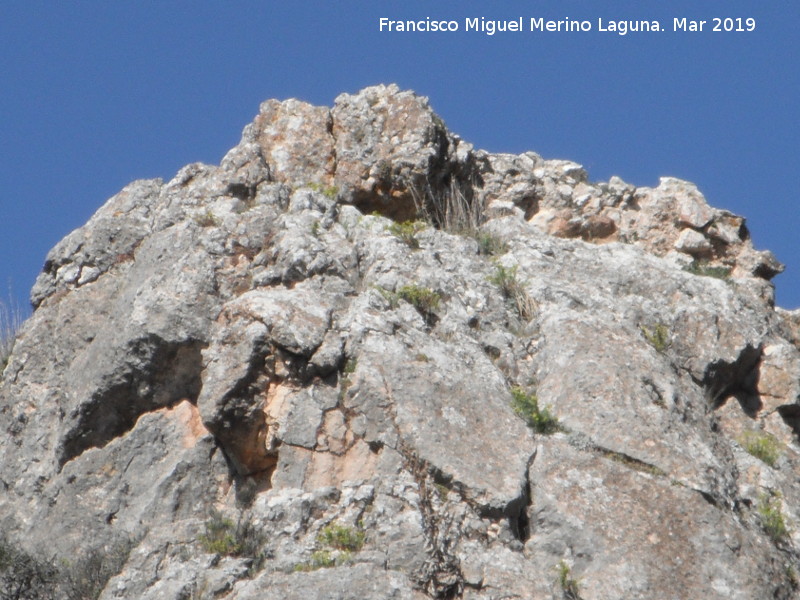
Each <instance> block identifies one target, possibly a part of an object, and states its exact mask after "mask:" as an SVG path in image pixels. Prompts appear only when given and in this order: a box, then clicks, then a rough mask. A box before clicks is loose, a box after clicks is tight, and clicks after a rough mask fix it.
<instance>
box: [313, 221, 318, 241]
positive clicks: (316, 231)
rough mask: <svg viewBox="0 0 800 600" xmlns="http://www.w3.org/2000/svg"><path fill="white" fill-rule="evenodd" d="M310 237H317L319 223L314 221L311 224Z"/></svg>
mask: <svg viewBox="0 0 800 600" xmlns="http://www.w3.org/2000/svg"><path fill="white" fill-rule="evenodd" d="M311 235H313V236H314V237H315V238H318V237H319V221H314V222H313V223H312V224H311Z"/></svg>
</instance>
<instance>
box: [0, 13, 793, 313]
mask: <svg viewBox="0 0 800 600" xmlns="http://www.w3.org/2000/svg"><path fill="white" fill-rule="evenodd" d="M481 16H483V17H486V18H488V19H512V18H516V17H519V16H522V17H524V18H525V20H526V22H527V20H528V19H529V18H530V17H539V16H542V17H544V18H546V19H563V18H565V17H569V18H571V19H573V20H581V19H586V20H589V21H591V22H592V23H593V26H594V28H595V30H596V29H597V19H598V18H603V19H606V20H609V19H625V20H639V19H659V20H660V21H661V22H662V24H663V25H664V26H665V27H666V28H667V31H664V32H660V33H630V34H628V35H626V36H619V35H617V34H614V33H600V32H597V31H593V32H590V33H578V34H576V33H564V32H562V33H527V32H526V33H506V34H496V35H494V36H487V35H485V34H480V33H474V32H473V33H466V32H464V31H463V27H464V19H465V17H481ZM715 16H717V17H752V18H755V19H756V30H755V31H754V32H751V33H735V32H734V33H724V32H723V33H714V32H711V31H705V32H703V33H675V32H672V31H671V29H672V19H673V17H687V18H690V19H692V18H693V19H705V20H708V21H709V24H708V25H706V29H707V30H708V29H710V26H711V24H712V21H711V19H712V18H713V17H715ZM380 17H389V18H394V19H409V18H413V19H424V18H425V17H431V18H437V19H453V20H457V21H459V22H460V24H461V29H462V31H460V32H457V33H450V34H436V33H428V34H423V33H416V34H414V33H405V34H402V33H394V34H390V33H385V32H384V33H380V32H379V31H378V19H379V18H380ZM798 27H800V2H788V1H785V2H783V1H782V2H763V0H762V1H747V2H745V1H741V0H725V1H704V2H696V1H693V2H689V1H684V0H676V1H672V2H655V1H653V0H638V1H635V2H634V1H616V2H614V1H609V0H603V1H594V2H589V1H581V0H572V1H569V2H558V3H556V2H531V1H530V0H527V1H524V2H522V1H516V0H506V1H503V2H490V1H488V0H485V1H475V0H460V1H458V2H453V1H449V0H439V1H436V2H431V1H430V0H404V1H403V2H376V1H374V0H370V1H347V0H340V1H333V0H324V1H316V2H311V1H309V2H303V1H295V2H288V1H283V2H277V1H268V0H261V1H257V2H256V1H252V2H244V1H242V2H237V1H233V0H228V1H223V0H218V1H215V2H211V1H192V2H189V1H166V0H165V1H155V0H152V1H147V0H140V1H135V2H134V1H130V2H121V1H120V2H109V1H107V0H102V1H101V0H96V1H80V0H76V1H72V2H57V1H55V0H53V1H50V2H41V1H36V0H28V1H22V0H5V1H4V2H2V4H0V215H1V216H2V226H1V227H2V229H0V286H2V287H0V297H7V296H6V294H5V288H7V287H8V285H9V284H10V285H11V286H12V288H13V293H14V295H15V296H16V297H17V298H18V299H20V300H19V301H20V302H25V301H26V300H24V299H26V298H27V293H28V290H29V289H30V287H31V285H32V284H33V281H34V279H35V277H36V274H37V273H38V271H39V270H40V269H41V266H42V264H43V261H44V257H45V255H46V253H47V251H48V249H49V248H51V247H52V246H53V245H54V244H55V243H56V242H57V241H58V240H59V239H61V238H62V237H63V236H64V235H66V234H67V233H68V232H69V231H71V230H72V229H74V228H76V227H79V226H80V225H82V224H83V223H85V222H86V220H87V219H88V218H89V217H90V216H91V214H92V213H93V212H94V211H95V210H96V209H97V208H98V207H100V206H101V205H102V203H103V202H104V201H105V200H106V199H107V198H108V197H110V196H111V195H113V194H114V193H116V192H117V191H118V190H119V189H120V188H122V187H123V186H124V185H125V184H126V183H128V182H130V181H132V180H134V179H139V178H149V177H163V178H165V179H169V178H171V177H172V176H173V175H174V173H175V172H176V171H177V170H178V169H179V168H180V167H181V166H183V165H185V164H187V163H190V162H194V161H203V162H209V163H218V162H219V160H220V159H221V158H222V156H223V155H224V154H225V152H226V151H227V150H228V149H229V148H230V147H232V146H234V145H235V144H236V143H237V142H238V140H239V136H240V132H241V129H242V127H243V126H244V125H245V124H247V123H248V122H249V121H251V120H252V118H253V117H254V116H255V114H256V113H257V111H258V105H259V103H260V102H261V101H262V100H265V99H267V98H288V97H298V98H301V99H304V100H307V101H310V102H312V103H315V104H324V105H330V104H331V103H332V101H333V99H334V98H335V96H336V95H337V94H339V93H341V92H353V91H356V90H358V89H360V88H362V87H364V86H367V85H372V84H376V83H389V82H397V83H398V84H399V85H400V86H401V87H403V88H410V89H414V90H415V91H417V92H418V93H420V94H424V95H427V96H429V97H430V99H431V103H432V105H433V107H434V108H435V109H436V110H437V112H439V114H440V115H441V116H442V117H443V118H444V120H445V121H446V122H447V124H448V125H449V127H450V128H451V129H452V130H453V131H454V132H456V133H458V134H460V135H461V136H462V137H463V138H465V139H466V140H468V141H470V142H472V143H474V144H475V146H476V147H478V148H485V149H487V150H490V151H495V152H500V151H502V152H522V151H525V150H534V151H536V152H538V153H539V154H541V155H543V156H544V157H546V158H568V159H571V160H575V161H577V162H580V163H582V164H583V165H584V166H585V167H586V168H587V169H588V170H589V175H590V177H591V178H592V179H594V180H604V179H607V178H609V177H610V176H611V175H615V174H616V175H619V176H621V177H622V178H623V179H625V180H626V181H629V182H631V183H634V184H637V185H655V184H656V183H657V182H658V177H659V176H662V175H671V176H676V177H681V178H684V179H688V180H690V181H693V182H695V183H697V185H698V186H699V187H700V189H701V190H702V191H703V192H704V193H705V195H706V197H707V198H708V200H709V202H710V203H711V204H712V205H713V206H717V207H722V208H727V209H729V210H732V211H734V212H736V213H739V214H742V215H744V216H746V217H747V219H748V225H749V227H750V230H751V233H752V236H753V238H754V241H755V244H756V246H757V247H759V248H768V249H771V250H773V251H774V252H775V254H776V255H777V256H778V258H779V259H780V260H782V261H783V262H785V263H786V265H787V269H786V273H784V274H783V275H781V276H779V277H778V278H776V280H775V282H776V285H777V297H778V304H780V305H781V306H784V307H786V308H796V307H798V306H800V279H798V273H799V272H800V251H799V250H798V245H797V244H796V237H797V232H798V231H799V230H800V211H798V210H797V208H796V203H797V201H798V194H797V190H798V184H797V181H796V177H797V170H798V166H800V164H799V163H800V160H798V159H800V142H799V141H798V140H800V117H798V107H799V106H800V68H799V67H798V63H799V62H800V61H799V60H798V59H800V35H799V34H798Z"/></svg>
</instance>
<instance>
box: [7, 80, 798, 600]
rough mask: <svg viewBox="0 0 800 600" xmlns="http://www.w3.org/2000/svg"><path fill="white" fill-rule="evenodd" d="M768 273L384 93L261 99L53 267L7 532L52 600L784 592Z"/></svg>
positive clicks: (12, 450) (718, 226)
mask: <svg viewBox="0 0 800 600" xmlns="http://www.w3.org/2000/svg"><path fill="white" fill-rule="evenodd" d="M406 219H420V220H421V221H422V222H420V223H418V224H416V225H406V226H405V227H403V226H401V223H398V221H404V220H406ZM781 269H782V266H781V265H780V264H779V263H778V262H777V260H776V259H775V257H774V256H772V254H771V253H769V252H768V251H756V250H754V249H753V247H752V244H751V242H750V240H749V236H748V234H747V229H746V227H745V225H744V219H743V218H742V217H738V216H736V215H732V214H730V213H729V212H726V211H722V210H717V209H715V208H712V207H711V206H709V205H708V203H707V202H706V200H705V198H704V197H703V196H702V194H701V193H700V192H699V190H698V189H697V187H696V186H694V185H693V184H690V183H688V182H683V181H680V180H677V179H673V178H664V179H662V180H661V182H660V183H659V185H658V187H656V188H637V187H635V186H633V185H631V184H628V183H625V182H624V181H622V180H621V179H619V178H618V177H613V178H611V180H610V181H608V182H592V181H590V179H589V177H588V174H587V173H586V171H585V170H584V169H583V168H582V167H581V166H580V165H578V164H576V163H573V162H570V161H565V160H545V159H543V158H542V157H540V156H538V155H536V154H534V153H532V152H529V153H525V154H521V155H518V156H514V155H509V154H490V153H487V152H484V151H480V150H475V149H473V148H472V146H470V145H469V144H467V143H465V142H463V141H462V140H461V139H460V138H459V137H458V136H456V135H454V134H452V133H450V132H449V131H448V130H447V129H446V127H445V125H444V124H443V123H442V121H441V120H440V119H439V118H438V117H437V116H436V115H435V113H434V112H433V111H432V110H431V108H430V106H429V104H428V102H427V100H426V99H424V98H420V97H418V96H416V95H414V94H413V93H411V92H404V91H400V90H399V89H398V88H397V87H396V86H377V87H374V88H369V89H367V90H364V91H362V92H359V93H357V94H344V95H342V96H340V97H339V98H337V99H336V102H335V105H334V107H333V108H330V109H329V108H319V107H313V106H311V105H309V104H306V103H303V102H300V101H297V100H288V101H284V102H278V101H268V102H266V103H264V104H263V105H262V106H261V109H260V111H259V114H258V115H257V116H256V118H255V121H254V122H253V123H252V124H250V125H248V126H247V127H246V128H245V130H244V132H243V135H242V141H241V143H240V144H239V145H237V146H236V147H235V148H234V149H232V150H231V151H230V152H228V154H226V155H225V157H224V158H223V160H222V161H221V163H220V165H219V166H211V165H201V164H195V165H189V166H187V167H184V168H183V169H181V170H180V171H179V173H178V174H177V175H176V176H175V177H174V178H173V179H172V180H171V181H169V182H168V183H163V182H161V181H140V182H135V183H133V184H131V185H130V186H128V187H126V188H125V189H124V190H123V191H121V192H120V193H119V194H118V195H116V196H115V197H114V198H112V199H111V200H109V201H108V202H107V203H106V204H105V205H104V206H103V207H102V208H101V209H100V210H99V211H98V213H97V214H96V215H95V216H94V217H92V219H91V220H90V221H89V222H88V223H87V224H86V225H85V226H84V227H82V228H80V229H78V230H76V231H75V232H73V233H72V234H70V235H69V236H67V238H65V239H64V240H63V241H62V242H61V243H59V244H58V245H57V246H56V247H55V248H54V249H53V250H52V251H51V252H50V254H49V255H48V257H47V261H46V264H45V268H44V270H43V273H42V274H41V275H40V277H39V279H38V280H37V282H36V285H35V287H34V290H33V291H32V300H33V303H34V305H35V307H36V310H35V312H34V314H33V316H32V317H31V319H30V320H29V321H28V323H26V324H25V326H24V327H23V329H22V331H21V332H20V334H19V336H18V339H17V341H16V344H15V346H14V350H13V352H12V354H11V356H10V357H9V360H8V364H7V366H6V368H5V370H4V371H3V374H2V380H0V423H2V427H3V431H4V432H5V436H4V437H2V438H0V524H1V526H2V530H0V534H2V538H3V539H5V540H7V541H6V542H4V543H6V544H11V545H13V547H14V548H19V549H20V551H25V552H27V553H30V554H32V555H34V556H35V557H37V560H39V561H40V562H41V564H45V563H48V564H54V565H60V566H58V568H57V570H58V571H59V572H60V573H61V575H60V577H61V580H58V581H56V582H55V583H53V584H52V585H51V589H49V590H39V592H40V593H39V595H38V597H41V598H51V597H53V598H55V597H69V596H68V595H65V594H66V592H65V591H64V590H65V588H64V586H65V585H67V582H68V581H69V578H68V577H67V576H66V573H68V572H69V569H68V568H67V567H66V566H65V565H67V563H69V564H70V565H76V568H79V567H80V566H81V565H83V564H84V563H83V562H81V560H82V557H85V556H90V555H92V554H91V553H92V552H99V553H100V554H99V555H100V556H104V557H106V558H104V559H102V560H103V561H106V562H105V563H104V564H105V565H106V567H105V568H106V570H105V571H103V570H102V569H101V571H102V572H103V580H102V582H100V583H99V587H98V589H101V588H102V593H101V594H100V597H101V598H102V599H103V600H111V599H134V598H135V599H141V598H146V599H150V598H152V599H156V598H158V599H166V600H186V599H188V598H193V599H205V598H239V599H242V600H250V599H253V600H255V599H256V598H303V599H305V598H343V599H344V598H359V599H360V598H398V599H409V600H419V599H422V598H459V597H460V598H468V599H471V600H489V599H495V600H496V599H499V598H535V599H539V598H541V599H548V600H551V599H552V598H563V597H581V598H587V599H588V598H592V599H597V600H617V599H619V598H645V597H646V598H659V599H660V598H719V599H723V598H726V599H727V598H742V599H744V598H766V597H769V598H779V599H788V598H793V597H796V596H797V575H796V570H795V569H796V565H797V563H798V558H800V553H799V552H798V550H797V549H798V548H800V527H798V526H797V524H798V523H800V508H798V507H800V485H798V473H800V454H798V450H800V447H799V446H798V443H797V432H798V430H800V407H799V406H800V405H799V404H798V399H799V398H800V316H798V314H796V313H797V311H795V312H788V311H784V310H781V309H776V308H774V307H773V295H772V285H771V284H770V283H769V279H770V278H771V277H773V276H774V275H775V274H777V273H778V272H780V270H781ZM537 410H538V412H536V411H537ZM526 411H527V413H526ZM518 413H521V414H518ZM753 440H755V441H756V442H757V443H755V444H754V443H753ZM123 541H127V542H128V543H129V545H125V546H124V547H125V548H128V547H129V546H130V548H131V551H130V553H129V554H128V553H127V551H126V552H120V551H117V550H115V548H121V547H123V546H120V545H119V543H120V542H123ZM93 556H97V555H96V554H95V555H93ZM65 561H66V562H65ZM109 561H111V562H109ZM101 562H102V561H101ZM112 567H113V568H112ZM80 568H83V567H80ZM3 569H5V567H4V566H3V565H2V564H0V585H5V583H6V582H8V581H12V582H13V577H15V576H16V577H18V576H19V575H18V574H17V575H14V574H11V575H9V573H8V571H7V569H6V570H5V571H4V570H3ZM108 569H111V571H108ZM559 569H561V573H562V575H563V577H560V576H559V572H558V570H559ZM117 571H118V572H117ZM9 577H10V578H11V579H9ZM570 580H572V581H574V584H570V583H569V582H570ZM562 584H563V585H562ZM564 585H566V587H567V589H562V587H563V586H564ZM2 593H3V592H0V594H2Z"/></svg>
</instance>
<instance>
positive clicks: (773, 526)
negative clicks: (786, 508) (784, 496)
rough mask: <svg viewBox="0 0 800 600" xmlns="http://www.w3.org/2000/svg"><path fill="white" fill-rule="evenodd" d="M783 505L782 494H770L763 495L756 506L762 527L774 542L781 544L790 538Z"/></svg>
mask: <svg viewBox="0 0 800 600" xmlns="http://www.w3.org/2000/svg"><path fill="white" fill-rule="evenodd" d="M781 504H782V501H781V496H780V494H779V493H777V492H770V493H765V494H761V495H760V496H759V498H758V504H757V505H756V513H757V514H758V518H759V520H760V521H761V527H763V528H764V531H765V532H766V534H767V535H768V536H769V537H770V538H772V541H774V542H781V541H784V540H785V539H786V538H787V537H789V526H788V525H787V524H786V519H785V518H784V516H783V512H782V511H781Z"/></svg>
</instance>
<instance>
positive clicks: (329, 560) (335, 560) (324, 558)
mask: <svg viewBox="0 0 800 600" xmlns="http://www.w3.org/2000/svg"><path fill="white" fill-rule="evenodd" d="M352 560H353V555H352V554H351V553H350V552H331V551H330V550H316V551H315V552H313V553H312V554H311V558H310V559H309V560H308V561H307V562H304V563H300V564H299V565H295V566H294V570H295V571H302V572H307V571H316V570H317V569H330V568H331V567H338V566H341V565H345V564H347V563H349V562H351V561H352Z"/></svg>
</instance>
